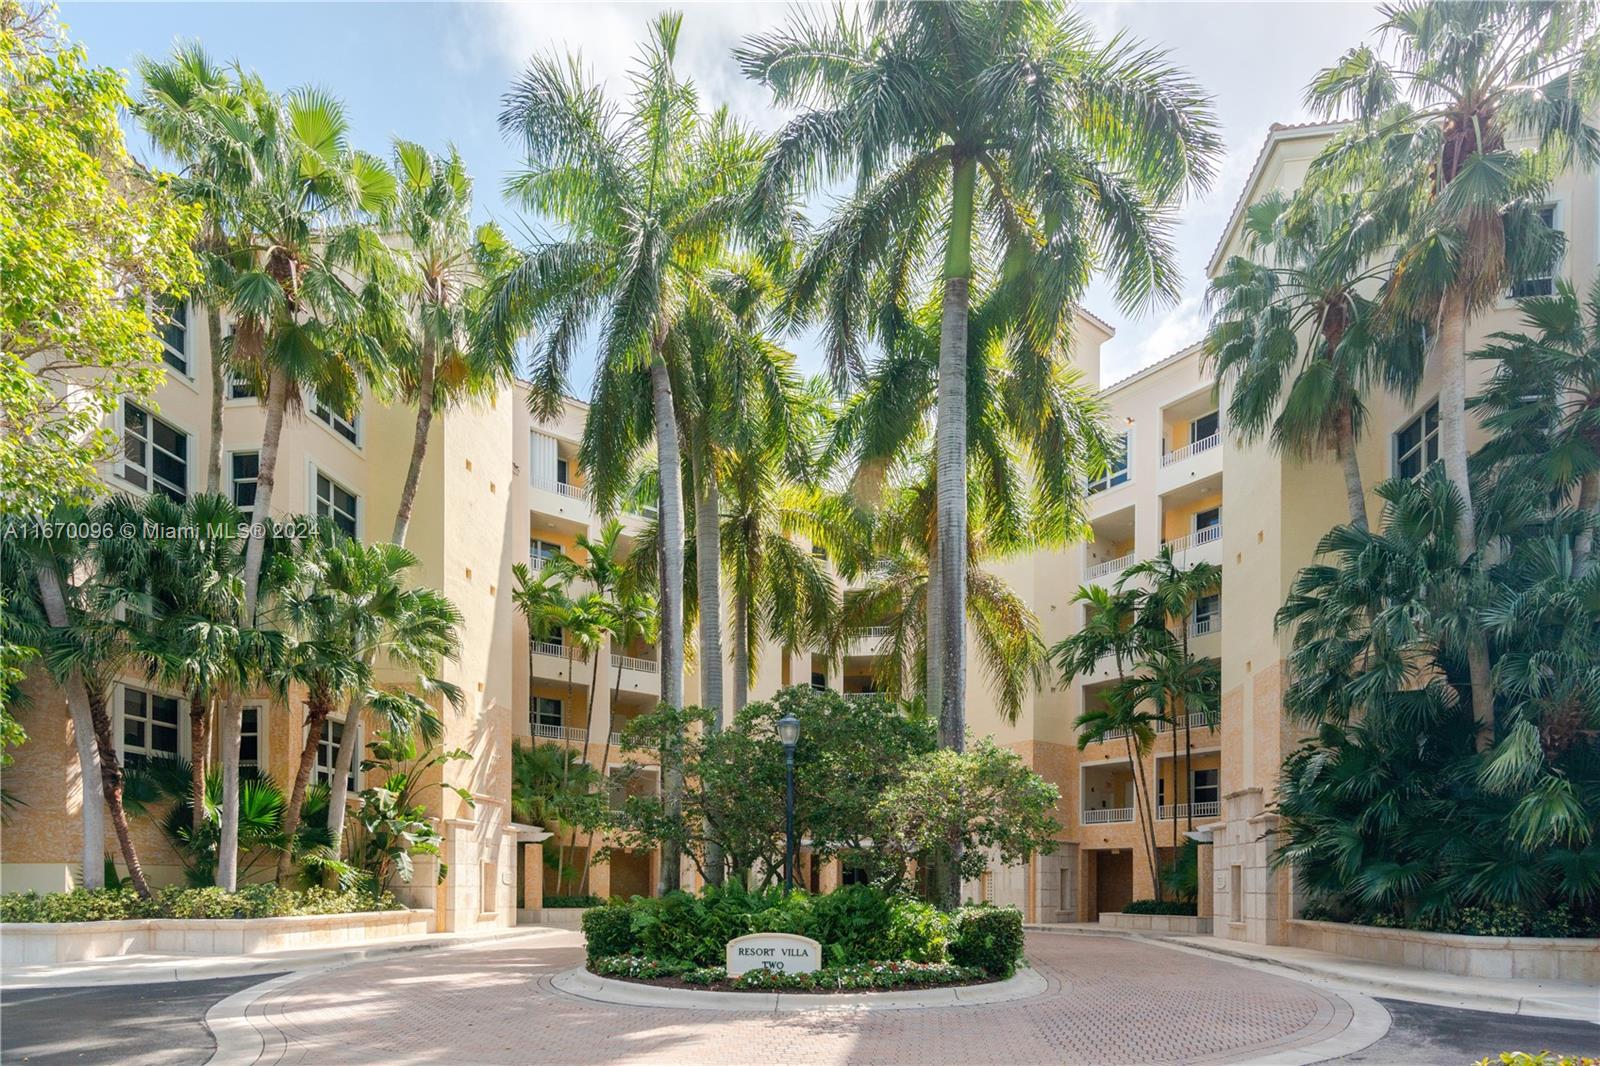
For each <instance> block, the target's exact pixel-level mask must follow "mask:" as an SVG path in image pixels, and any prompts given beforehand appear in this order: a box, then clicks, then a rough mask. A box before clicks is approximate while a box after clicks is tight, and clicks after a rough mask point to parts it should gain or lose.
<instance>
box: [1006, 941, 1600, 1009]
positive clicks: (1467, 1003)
mask: <svg viewBox="0 0 1600 1066" xmlns="http://www.w3.org/2000/svg"><path fill="white" fill-rule="evenodd" d="M1028 928H1029V929H1037V930H1039V931H1041V932H1050V933H1067V934H1076V935H1092V936H1127V937H1132V938H1133V939H1136V940H1144V941H1147V942H1149V943H1152V944H1160V945H1161V946H1163V947H1169V948H1173V949H1175V950H1178V951H1189V952H1196V953H1203V954H1206V955H1212V956H1219V957H1222V958H1228V959H1233V960H1237V961H1239V962H1241V963H1243V964H1245V965H1254V966H1258V967H1261V968H1265V969H1271V970H1276V971H1278V972H1287V973H1288V974H1289V975H1290V976H1297V977H1300V978H1302V979H1304V978H1307V977H1309V978H1313V979H1314V980H1313V982H1312V983H1314V984H1317V983H1321V984H1327V985H1328V986H1330V987H1332V988H1335V989H1340V988H1342V989H1347V990H1350V991H1355V992H1361V993H1364V994H1366V995H1369V996H1379V997H1385V998H1389V999H1403V1000H1408V1001H1411V1002H1415V1003H1431V1004H1434V1005H1437V1006H1444V1007H1463V1008H1467V1009H1470V1010H1485V1011H1494V1012H1497V1013H1500V1014H1521V1015H1528V1016H1532V1017H1538V1018H1560V1019H1565V1020H1569V1021H1583V1022H1592V1023H1600V989H1595V988H1590V987H1589V986H1587V985H1582V984H1576V983H1573V982H1566V981H1539V980H1530V979H1519V978H1507V979H1504V980H1501V979H1496V978H1487V977H1458V976H1456V975H1455V974H1448V973H1437V972H1435V971H1433V970H1419V969H1414V968H1412V967H1409V966H1395V965H1392V964H1390V963H1382V962H1368V961H1367V960H1365V959H1352V958H1349V957H1347V956H1344V955H1330V954H1327V953H1326V952H1321V951H1311V950H1308V949H1306V948H1291V947H1281V946H1278V945H1269V944H1249V943H1244V942H1241V941H1237V940H1225V939H1223V938H1221V937H1213V936H1160V935H1152V934H1149V933H1139V932H1131V931H1128V930H1122V929H1105V928H1102V927H1100V926H1099V925H1098V924H1095V923H1091V922H1078V923H1073V924H1070V925H1067V924H1060V925H1050V924H1045V925H1029V926H1028Z"/></svg>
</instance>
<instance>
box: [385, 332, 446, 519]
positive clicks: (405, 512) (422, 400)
mask: <svg viewBox="0 0 1600 1066" xmlns="http://www.w3.org/2000/svg"><path fill="white" fill-rule="evenodd" d="M435 361H436V360H435V358H434V353H433V341H432V340H431V339H427V340H424V341H423V344H422V369H421V373H420V376H419V378H418V381H417V426H416V430H415V432H413V433H412V435H411V465H410V466H409V467H407V468H406V483H405V486H404V487H403V488H401V490H400V506H399V507H398V508H396V509H395V515H394V536H393V537H391V538H389V539H390V540H391V541H392V542H393V543H395V544H400V545H404V544H405V542H406V532H407V530H408V529H409V527H410V525H411V508H412V506H413V505H415V504H416V502H417V482H418V480H420V479H421V477H422V460H423V458H424V457H425V456H426V455H427V454H428V431H429V429H430V428H431V427H432V426H433V387H434V375H435V367H434V363H435Z"/></svg>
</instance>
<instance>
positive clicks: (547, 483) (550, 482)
mask: <svg viewBox="0 0 1600 1066" xmlns="http://www.w3.org/2000/svg"><path fill="white" fill-rule="evenodd" d="M533 487H534V488H536V489H544V490H545V491H546V492H554V493H557V494H559V495H562V496H569V497H571V498H572V499H574V500H581V499H583V486H581V485H574V484H572V483H571V482H569V481H557V480H555V479H554V478H543V477H536V478H534V479H533Z"/></svg>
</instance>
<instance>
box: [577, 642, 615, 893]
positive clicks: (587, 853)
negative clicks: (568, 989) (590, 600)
mask: <svg viewBox="0 0 1600 1066" xmlns="http://www.w3.org/2000/svg"><path fill="white" fill-rule="evenodd" d="M592 654H593V656H594V664H593V665H592V666H591V667H590V669H589V715H588V717H587V718H585V719H584V722H583V761H584V762H588V761H589V738H590V736H591V734H592V733H593V732H594V694H595V690H596V689H598V688H599V687H600V649H599V648H595V649H594V651H593V652H592ZM608 726H609V723H608ZM610 754H611V730H610V729H609V728H607V730H606V736H605V738H604V740H602V741H601V744H600V761H601V766H602V767H604V765H605V760H606V758H607V757H608V756H609V755H610ZM605 787H606V777H605V770H604V769H601V771H600V788H601V789H602V790H603V789H605ZM592 869H594V830H593V829H591V830H589V839H588V840H587V841H585V842H584V845H583V877H582V878H581V879H580V880H579V882H578V895H580V896H582V895H586V894H588V891H589V871H590V870H592Z"/></svg>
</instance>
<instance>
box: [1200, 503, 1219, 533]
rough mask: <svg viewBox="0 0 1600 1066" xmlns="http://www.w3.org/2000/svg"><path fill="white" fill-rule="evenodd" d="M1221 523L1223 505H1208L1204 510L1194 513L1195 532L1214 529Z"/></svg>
mask: <svg viewBox="0 0 1600 1066" xmlns="http://www.w3.org/2000/svg"><path fill="white" fill-rule="evenodd" d="M1220 525H1222V508H1221V507H1207V508H1206V509H1205V510H1203V511H1196V512H1195V513H1194V532H1196V533H1199V532H1200V531H1201V530H1205V529H1214V528H1216V527H1217V526H1220Z"/></svg>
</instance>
